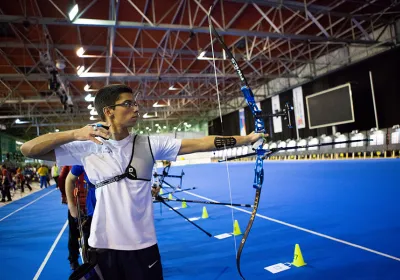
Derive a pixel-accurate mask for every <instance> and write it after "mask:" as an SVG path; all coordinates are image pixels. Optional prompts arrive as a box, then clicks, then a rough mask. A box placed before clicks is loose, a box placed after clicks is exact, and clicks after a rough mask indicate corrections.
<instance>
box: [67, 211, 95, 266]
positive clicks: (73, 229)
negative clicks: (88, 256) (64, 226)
mask: <svg viewBox="0 0 400 280" xmlns="http://www.w3.org/2000/svg"><path fill="white" fill-rule="evenodd" d="M91 224H92V217H87V218H86V220H85V222H84V224H83V226H82V231H83V238H84V241H85V243H84V244H86V246H88V239H89V234H90V225H91ZM68 226H69V236H68V252H69V256H68V260H69V262H70V263H72V262H77V261H78V258H79V241H78V239H79V237H80V233H79V228H78V222H77V221H76V219H75V218H74V217H72V216H71V213H70V212H69V210H68ZM85 251H87V250H85Z"/></svg>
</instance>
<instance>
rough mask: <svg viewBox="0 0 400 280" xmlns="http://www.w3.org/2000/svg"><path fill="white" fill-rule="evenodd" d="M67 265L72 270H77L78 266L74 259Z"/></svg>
mask: <svg viewBox="0 0 400 280" xmlns="http://www.w3.org/2000/svg"><path fill="white" fill-rule="evenodd" d="M69 267H70V268H71V270H73V271H75V270H77V269H78V267H79V263H78V261H75V262H72V263H70V264H69Z"/></svg>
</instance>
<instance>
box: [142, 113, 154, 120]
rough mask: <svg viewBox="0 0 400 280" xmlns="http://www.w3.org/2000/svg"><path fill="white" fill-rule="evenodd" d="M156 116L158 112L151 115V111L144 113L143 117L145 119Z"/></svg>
mask: <svg viewBox="0 0 400 280" xmlns="http://www.w3.org/2000/svg"><path fill="white" fill-rule="evenodd" d="M155 117H157V112H155V114H154V115H150V114H149V113H145V114H144V115H143V118H144V119H148V118H155Z"/></svg>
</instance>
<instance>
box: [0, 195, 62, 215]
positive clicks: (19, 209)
mask: <svg viewBox="0 0 400 280" xmlns="http://www.w3.org/2000/svg"><path fill="white" fill-rule="evenodd" d="M55 190H57V189H54V190H52V191H49V192H48V193H45V194H44V195H42V196H39V197H38V198H36V199H35V200H33V201H31V202H29V203H28V204H27V205H24V206H22V207H21V208H18V209H17V210H15V211H14V212H12V213H10V214H8V215H7V216H5V217H3V218H1V219H0V222H1V221H3V220H5V219H7V218H8V217H10V216H11V215H14V214H15V213H17V212H19V211H21V210H22V209H24V208H25V207H28V206H29V205H31V204H33V203H35V202H36V201H38V200H39V199H41V198H43V197H45V196H46V195H49V194H51V193H52V192H54V191H55Z"/></svg>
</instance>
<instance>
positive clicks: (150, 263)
mask: <svg viewBox="0 0 400 280" xmlns="http://www.w3.org/2000/svg"><path fill="white" fill-rule="evenodd" d="M97 263H98V265H99V267H100V270H101V273H102V275H103V277H104V280H114V279H118V280H124V279H126V280H162V279H163V273H162V265H161V256H160V252H159V250H158V245H157V244H155V245H153V246H151V247H149V248H146V249H142V250H135V251H120V250H103V251H102V252H101V253H98V255H97Z"/></svg>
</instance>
